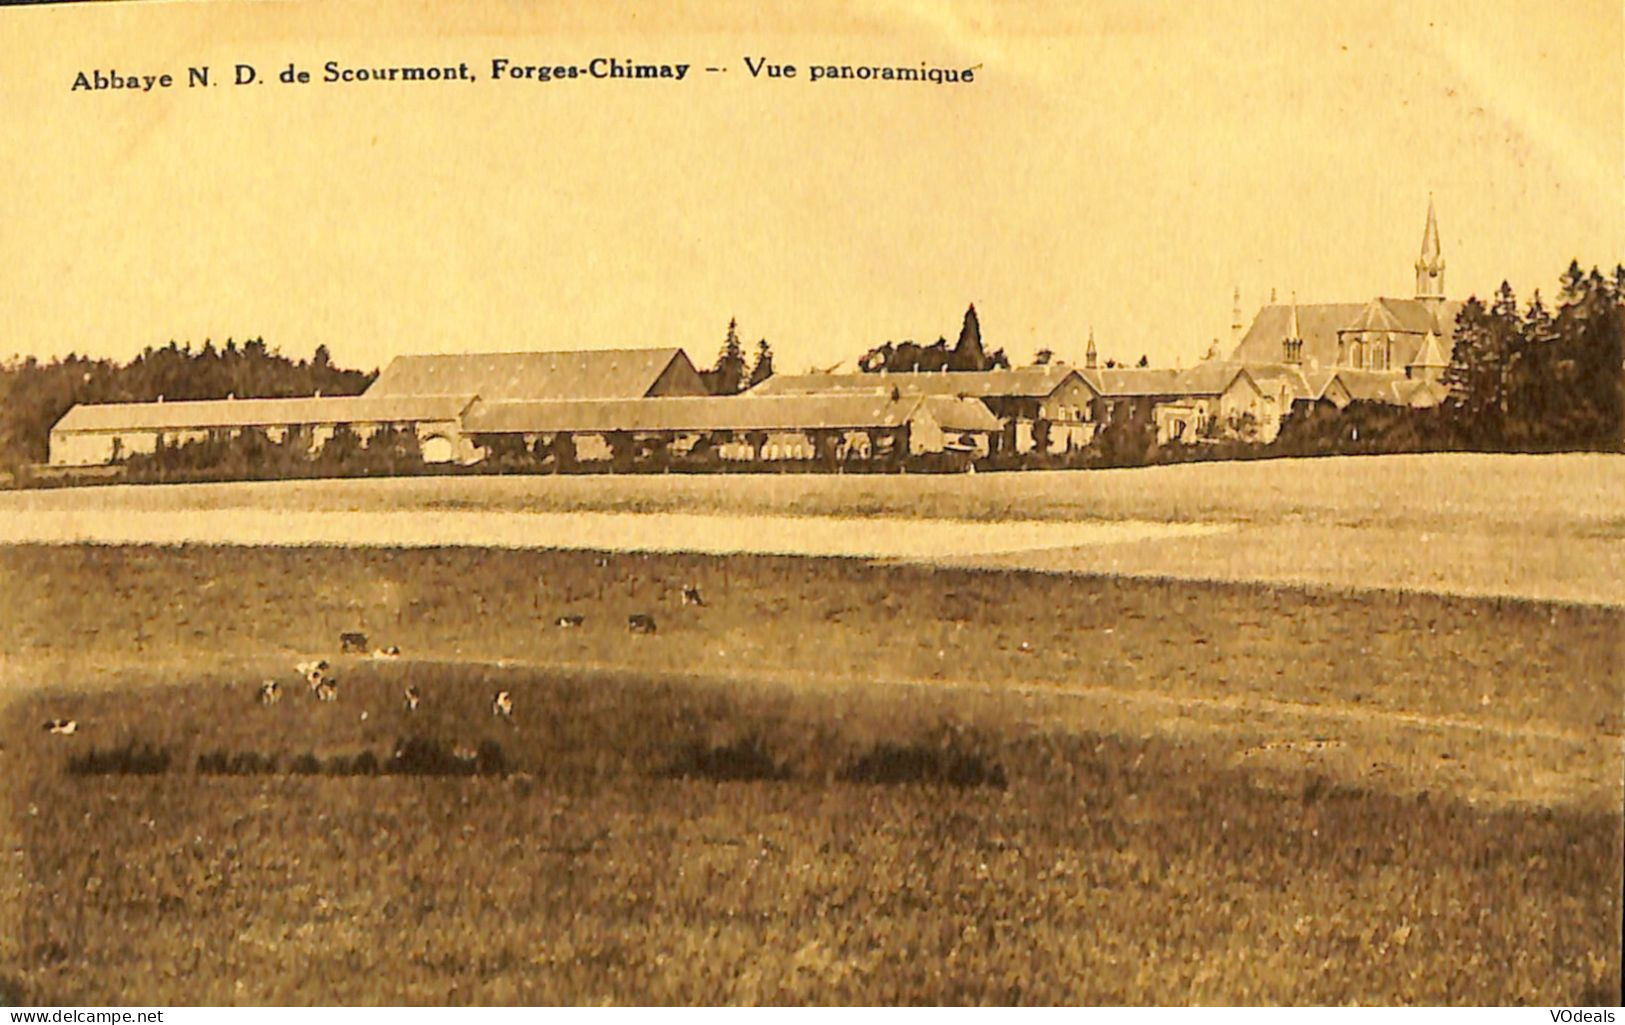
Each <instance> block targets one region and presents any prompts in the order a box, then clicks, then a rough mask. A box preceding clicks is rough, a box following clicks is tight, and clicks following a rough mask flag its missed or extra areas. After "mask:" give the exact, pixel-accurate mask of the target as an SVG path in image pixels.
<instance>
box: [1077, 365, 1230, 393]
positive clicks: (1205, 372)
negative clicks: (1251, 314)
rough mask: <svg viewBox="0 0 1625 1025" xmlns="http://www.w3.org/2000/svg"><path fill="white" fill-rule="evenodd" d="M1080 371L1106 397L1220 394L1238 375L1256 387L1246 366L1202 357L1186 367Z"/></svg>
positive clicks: (1227, 388) (1116, 368)
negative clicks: (1183, 368) (1199, 360)
mask: <svg viewBox="0 0 1625 1025" xmlns="http://www.w3.org/2000/svg"><path fill="white" fill-rule="evenodd" d="M1084 375H1085V377H1086V378H1087V379H1088V380H1089V383H1090V385H1091V386H1093V387H1094V389H1095V391H1097V392H1098V393H1100V394H1101V395H1104V396H1107V397H1108V398H1133V397H1141V398H1144V397H1156V396H1169V397H1173V396H1193V395H1222V394H1223V393H1224V392H1225V391H1227V390H1229V388H1230V386H1231V385H1232V384H1234V383H1235V380H1236V378H1238V377H1245V378H1246V379H1247V383H1248V384H1249V385H1252V386H1253V387H1254V388H1257V387H1258V382H1257V381H1255V380H1254V379H1253V377H1252V374H1251V373H1249V368H1247V367H1245V366H1242V365H1241V364H1240V363H1235V362H1231V361H1225V360H1208V361H1204V362H1202V363H1198V364H1197V365H1196V366H1194V367H1190V368H1189V369H1186V370H1176V369H1173V368H1169V367H1113V368H1111V369H1107V370H1086V371H1084Z"/></svg>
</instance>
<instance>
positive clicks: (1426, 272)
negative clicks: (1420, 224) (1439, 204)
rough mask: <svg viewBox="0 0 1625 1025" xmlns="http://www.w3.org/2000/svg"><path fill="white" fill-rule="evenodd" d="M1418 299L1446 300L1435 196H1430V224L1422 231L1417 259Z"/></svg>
mask: <svg viewBox="0 0 1625 1025" xmlns="http://www.w3.org/2000/svg"><path fill="white" fill-rule="evenodd" d="M1416 297H1417V298H1418V299H1443V298H1444V254H1443V251H1442V250H1441V248H1440V246H1439V220H1438V218H1437V217H1436V216H1435V215H1434V213H1433V196H1432V195H1429V196H1428V223H1427V227H1426V228H1424V229H1422V255H1420V256H1418V257H1417V258H1416Z"/></svg>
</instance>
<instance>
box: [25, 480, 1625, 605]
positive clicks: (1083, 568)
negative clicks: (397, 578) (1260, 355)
mask: <svg viewBox="0 0 1625 1025" xmlns="http://www.w3.org/2000/svg"><path fill="white" fill-rule="evenodd" d="M1622 493H1625V457H1620V456H1609V455H1596V454H1579V455H1559V456H1507V455H1465V454H1445V455H1426V456H1392V457H1382V458H1328V459H1301V460H1270V461H1267V462H1255V463H1236V462H1229V463H1208V464H1194V465H1185V466H1167V467H1151V468H1144V469H1133V470H1110V471H1090V472H1056V473H1007V474H978V475H976V476H974V477H971V476H964V475H953V476H922V475H909V476H848V477H828V476H815V475H790V476H775V475H731V476H705V477H695V476H681V475H672V476H658V477H654V476H635V477H607V476H596V477H443V478H414V479H398V480H344V481H282V482H271V483H257V484H256V483H238V484H218V485H185V486H146V487H114V488H82V489H70V490H64V491H36V492H12V493H7V494H0V537H9V539H10V540H13V541H30V542H32V541H52V540H62V539H67V540H90V541H106V542H120V541H130V542H135V541H142V540H153V539H156V540H158V541H160V542H162V543H180V542H184V541H187V540H192V541H205V542H208V543H225V544H277V543H286V541H287V537H286V535H287V534H288V533H289V532H293V533H297V534H298V535H299V537H300V538H301V539H303V540H304V541H306V542H307V543H308V542H312V541H315V542H323V543H332V544H352V543H370V544H383V545H386V546H387V545H391V544H393V545H397V546H407V545H412V544H417V543H420V542H419V538H420V536H421V535H422V534H423V533H424V532H425V531H426V530H427V531H430V532H431V533H432V535H433V537H435V538H442V537H443V538H446V539H448V540H447V541H445V542H439V543H452V542H451V541H450V540H449V539H451V538H455V537H459V536H473V537H476V538H486V537H488V538H490V539H491V540H490V541H487V542H480V543H490V544H503V545H508V544H515V545H518V546H520V547H525V546H528V545H530V544H534V543H546V539H547V538H548V537H554V538H557V537H559V536H560V535H561V533H562V534H565V535H568V534H570V533H572V532H571V531H563V532H561V531H560V530H559V528H558V527H557V526H556V525H552V524H547V523H540V522H532V521H530V520H527V519H526V517H525V515H524V514H531V513H550V514H559V513H563V514H569V515H573V516H580V515H581V514H583V513H585V514H589V515H590V514H592V513H595V512H596V513H608V512H619V513H624V512H648V513H662V512H667V513H669V512H682V513H685V514H689V515H695V514H698V515H700V516H718V517H724V518H729V517H731V518H735V519H737V518H738V517H742V516H769V515H771V516H775V517H782V518H781V519H778V520H776V521H774V522H772V523H769V524H766V525H764V527H763V530H762V531H761V532H760V534H752V533H751V532H750V531H748V530H737V529H733V528H730V527H726V526H719V527H718V529H717V532H716V534H715V536H710V535H708V536H706V537H705V538H704V539H703V542H702V543H697V545H698V547H700V548H702V549H704V550H709V551H731V550H735V549H734V548H733V547H731V546H733V545H737V546H739V548H741V549H743V550H747V551H749V550H764V551H782V552H800V553H803V554H813V553H814V551H813V549H815V548H816V547H817V545H816V543H815V539H816V537H817V536H818V535H817V532H816V530H814V529H813V528H818V527H823V528H827V527H828V526H829V524H828V523H827V521H816V522H815V521H810V520H801V521H799V522H803V523H805V524H807V527H808V530H809V531H812V532H811V533H808V534H807V537H808V538H809V539H810V540H809V541H808V542H807V546H808V547H806V548H802V547H797V541H796V539H797V537H799V536H801V535H799V534H797V532H796V529H795V524H796V523H797V522H798V520H797V519H796V518H797V517H815V516H816V517H830V516H834V517H854V516H856V517H868V518H872V519H878V520H881V521H884V522H883V523H876V524H874V525H873V526H872V528H871V531H872V533H873V534H875V535H880V534H884V533H885V532H886V531H888V530H896V529H899V527H898V525H899V524H908V521H915V522H914V523H913V524H911V526H913V527H915V528H917V530H918V532H919V533H921V534H927V533H930V531H931V530H936V531H938V532H939V533H941V534H942V535H943V540H942V541H941V543H940V545H937V543H936V542H932V543H931V544H929V545H927V546H926V547H927V548H928V549H929V551H927V552H925V553H923V554H913V555H910V556H909V557H910V558H913V559H915V560H916V561H920V560H926V561H943V562H948V563H952V564H956V565H976V566H984V567H990V568H1007V567H1019V568H1026V569H1035V570H1047V571H1052V572H1062V573H1079V572H1081V573H1090V574H1103V573H1106V574H1113V575H1118V576H1136V577H1144V578H1170V579H1183V580H1217V581H1226V580H1230V581H1247V582H1255V583H1264V584H1276V585H1281V584H1284V585H1290V586H1307V587H1316V588H1337V589H1342V590H1347V591H1360V590H1369V589H1373V588H1377V589H1386V590H1405V591H1425V592H1431V593H1440V594H1455V595H1464V596H1479V597H1484V596H1503V597H1516V598H1533V599H1536V600H1540V601H1555V602H1575V603H1590V604H1603V605H1613V606H1619V607H1625V545H1622V544H1621V543H1620V541H1621V539H1625V514H1622V513H1621V512H1620V509H1619V503H1618V495H1620V494H1622ZM8 512H9V513H11V514H12V518H11V521H10V523H11V524H12V525H13V526H14V527H15V528H16V529H15V531H13V532H11V533H9V534H8V533H7V532H6V530H5V529H4V528H5V525H6V523H7V521H6V519H5V516H6V513H8ZM189 512H194V513H203V514H204V515H200V516H194V517H192V518H191V520H190V521H189V520H188V518H187V516H186V514H187V513H189ZM290 514H297V515H293V516H291V515H290ZM357 514H360V515H357ZM922 516H928V517H933V518H938V519H947V520H950V521H971V522H972V523H976V524H984V525H985V526H976V527H971V528H966V527H963V526H959V525H957V524H956V523H943V524H933V525H920V524H919V523H918V522H917V521H918V519H919V517H922ZM154 517H161V518H162V522H161V523H160V524H157V525H156V527H154V526H153V525H152V524H151V519H152V518H154ZM189 522H191V523H192V524H193V527H194V528H195V531H196V533H194V534H184V533H183V534H181V535H179V536H177V535H176V534H175V533H174V532H175V531H176V530H182V531H184V530H185V529H186V528H187V525H188V523H189ZM1021 523H1027V524H1033V525H1035V526H1042V525H1044V524H1046V523H1047V524H1051V525H1057V526H1058V525H1059V524H1068V525H1076V528H1077V529H1078V530H1080V531H1082V532H1084V533H1087V532H1088V531H1089V530H1095V531H1096V533H1097V534H1099V535H1100V536H1098V537H1095V538H1093V539H1088V540H1084V541H1067V540H1064V539H1061V538H1056V539H1055V540H1054V541H1053V542H1052V543H1051V544H1047V545H1044V546H1043V550H1041V551H1028V552H1024V553H1021V554H1015V555H1007V554H1001V553H999V550H998V548H997V544H996V542H997V539H998V535H1001V534H1003V535H1008V536H1010V537H1012V538H1014V537H1016V535H1018V534H1020V533H1021V529H1022V528H1018V527H1016V526H1012V524H1021ZM1103 523H1104V524H1109V525H1110V526H1111V527H1113V528H1114V529H1117V530H1119V531H1121V532H1122V533H1123V536H1122V537H1117V538H1116V539H1115V540H1114V539H1113V538H1112V536H1110V535H1111V531H1110V530H1102V529H1100V525H1101V524H1103ZM143 524H147V525H148V526H146V527H143ZM603 526H604V524H583V525H582V527H581V530H580V531H575V532H573V533H581V532H583V531H588V532H590V531H589V528H593V529H597V528H599V527H603ZM645 526H646V528H647V529H645V530H644V532H643V534H642V535H639V534H638V529H637V528H636V527H634V526H628V525H626V524H624V523H620V524H616V525H615V526H614V527H613V529H612V530H611V531H610V533H612V534H613V535H614V536H616V537H619V536H622V535H638V536H641V538H642V540H641V541H633V542H628V543H626V544H625V545H624V547H629V548H645V549H651V548H652V549H660V548H670V547H677V548H682V547H684V543H682V542H674V541H673V540H672V539H670V538H668V537H666V534H669V533H671V531H672V530H674V529H675V527H674V526H673V525H671V524H667V525H666V527H667V528H669V529H665V530H664V533H663V528H662V525H661V522H660V521H658V520H657V518H655V517H649V518H647V520H646V521H645ZM1176 527H1181V528H1185V529H1189V530H1196V531H1199V532H1201V536H1175V535H1177V530H1176V529H1175V528H1176ZM690 528H691V530H690V532H692V529H700V528H698V527H694V526H693V525H692V524H691V525H690ZM151 529H156V530H157V534H156V535H149V534H147V533H144V532H143V531H146V530H151ZM843 529H850V527H845V526H843ZM125 530H130V531H133V533H129V534H126V533H123V531H125ZM977 530H982V531H985V532H989V536H988V537H974V536H973V535H974V534H975V532H976V531H977ZM59 532H60V534H61V536H59ZM1028 532H1029V533H1031V532H1032V531H1031V530H1029V531H1028ZM1163 534H1167V535H1169V536H1161V535H1163ZM1131 535H1132V536H1131ZM606 536H608V534H606ZM911 536H912V535H911ZM932 536H935V535H932ZM538 538H540V539H542V540H541V541H540V542H538V541H537V540H536V539H538ZM954 538H960V539H962V541H963V543H962V544H961V543H960V542H956V541H955V540H953V539H954ZM1125 538H1128V539H1127V540H1125ZM1135 538H1142V539H1135ZM688 543H689V544H696V542H688ZM596 546H597V547H617V546H621V545H620V542H610V541H604V542H601V543H597V544H596ZM908 547H909V550H910V551H913V550H914V549H917V548H918V547H919V545H918V544H915V545H911V546H908ZM1024 547H1031V546H1030V545H1023V544H1018V543H1014V542H1013V543H1012V544H1011V548H1012V549H1021V548H1024ZM977 553H980V554H977ZM989 553H992V554H989ZM832 554H833V553H832ZM849 554H850V553H849Z"/></svg>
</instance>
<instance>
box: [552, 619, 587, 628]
mask: <svg viewBox="0 0 1625 1025" xmlns="http://www.w3.org/2000/svg"><path fill="white" fill-rule="evenodd" d="M586 621H587V617H586V616H560V617H559V618H558V619H555V620H554V621H553V622H554V623H556V624H557V625H558V626H560V627H561V628H563V629H565V630H573V629H575V628H576V627H578V626H580V625H581V624H582V623H585V622H586Z"/></svg>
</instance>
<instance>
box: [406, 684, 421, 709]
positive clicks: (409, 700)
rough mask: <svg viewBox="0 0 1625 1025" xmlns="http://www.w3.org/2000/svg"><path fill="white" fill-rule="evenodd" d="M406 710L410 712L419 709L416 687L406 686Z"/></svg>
mask: <svg viewBox="0 0 1625 1025" xmlns="http://www.w3.org/2000/svg"><path fill="white" fill-rule="evenodd" d="M406 710H407V711H408V712H416V711H417V710H418V689H417V688H416V687H408V688H406Z"/></svg>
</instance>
